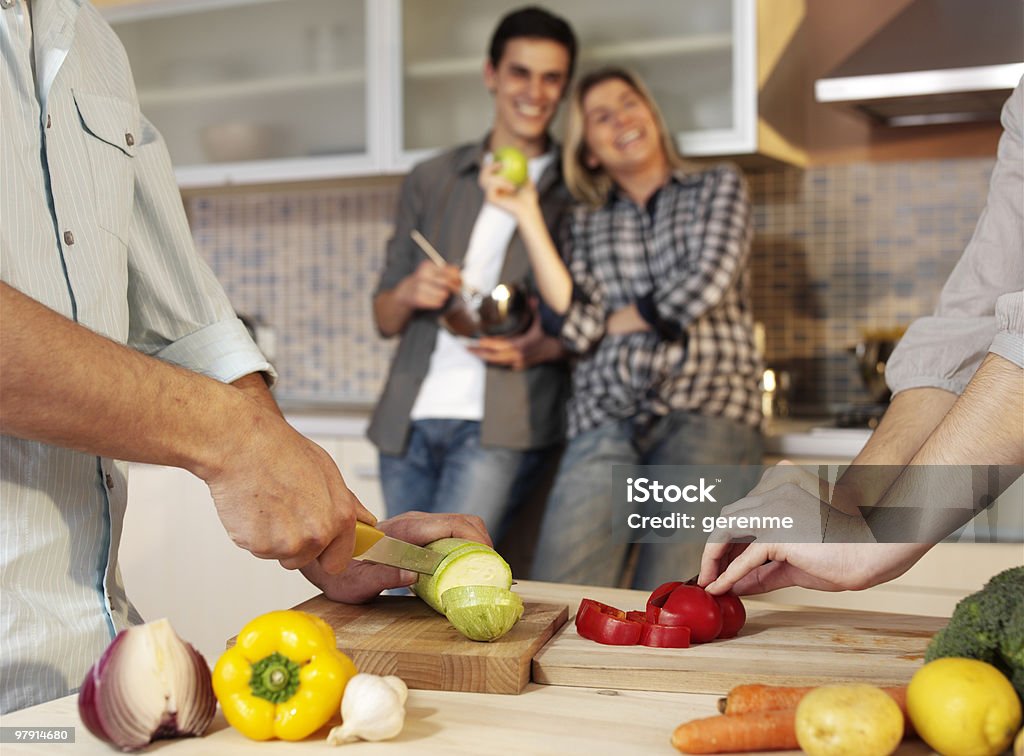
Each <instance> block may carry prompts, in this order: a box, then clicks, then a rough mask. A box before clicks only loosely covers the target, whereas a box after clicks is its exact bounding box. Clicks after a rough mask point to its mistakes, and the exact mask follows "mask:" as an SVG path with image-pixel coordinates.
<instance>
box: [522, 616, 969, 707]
mask: <svg viewBox="0 0 1024 756" xmlns="http://www.w3.org/2000/svg"><path fill="white" fill-rule="evenodd" d="M623 608H630V609H633V608H636V607H623ZM948 622H949V620H948V619H943V618H940V617H919V616H911V615H904V614H883V613H880V612H862V611H846V610H842V609H801V608H795V607H793V608H790V607H780V606H772V607H771V608H766V607H759V606H758V605H757V604H756V603H754V602H751V603H749V604H747V624H746V625H745V626H744V627H743V630H741V631H740V634H739V636H738V637H736V638H730V639H728V640H722V641H715V642H713V643H704V644H700V645H695V646H692V647H691V648H684V649H657V648H645V647H643V646H628V647H622V646H603V645H601V644H599V643H594V642H593V641H589V640H587V639H585V638H581V637H579V635H577V634H576V628H575V627H574V626H573V624H572V623H571V622H570V623H568V624H567V625H566V626H565V627H564V628H563V629H562V631H561V632H560V633H558V635H556V636H555V638H554V639H552V641H551V642H550V643H548V645H547V646H545V647H544V648H543V649H542V650H541V651H540V653H539V654H537V656H536V657H535V658H534V662H533V680H534V682H538V683H545V684H549V685H580V686H584V687H596V688H620V689H625V690H663V691H675V692H685V693H720V694H725V693H727V692H728V691H729V689H730V688H732V687H733V686H735V685H741V684H746V683H763V684H768V685H823V684H828V683H837V682H865V683H871V684H877V685H902V684H905V683H907V682H908V681H909V680H910V678H911V676H912V675H913V674H914V672H915V671H917V669H918V668H919V667H920V666H921V664H922V663H923V661H924V651H925V647H926V646H927V645H928V641H929V640H930V639H931V637H932V636H933V635H934V634H935V633H936V632H938V630H940V629H941V628H943V627H945V625H946V624H947V623H948Z"/></svg>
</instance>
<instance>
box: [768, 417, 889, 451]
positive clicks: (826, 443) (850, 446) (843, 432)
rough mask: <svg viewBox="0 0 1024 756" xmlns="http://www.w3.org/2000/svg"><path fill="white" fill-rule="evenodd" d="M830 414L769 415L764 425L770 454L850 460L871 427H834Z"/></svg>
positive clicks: (863, 441) (865, 440)
mask: <svg viewBox="0 0 1024 756" xmlns="http://www.w3.org/2000/svg"><path fill="white" fill-rule="evenodd" d="M832 422H833V420H832V418H829V417H815V418H788V417H782V418H779V417H773V418H768V419H767V420H766V421H765V425H764V451H765V454H766V455H767V456H773V457H796V458H812V459H818V458H821V459H830V458H835V459H836V460H837V461H842V462H849V461H850V460H852V459H853V458H854V457H856V456H857V454H859V453H860V450H861V449H863V448H864V444H866V443H867V442H868V439H869V438H871V430H870V429H869V428H834V427H831V424H832Z"/></svg>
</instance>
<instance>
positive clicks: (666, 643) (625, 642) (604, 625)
mask: <svg viewBox="0 0 1024 756" xmlns="http://www.w3.org/2000/svg"><path fill="white" fill-rule="evenodd" d="M576 632H578V633H579V634H580V636H581V637H583V638H587V639H588V640H592V641H596V642H598V643H603V644H605V645H608V646H635V645H638V644H639V645H642V646H651V647H655V648H688V647H689V645H690V628H688V627H685V626H682V625H680V626H678V627H669V626H667V625H659V624H656V623H650V622H648V621H647V618H646V613H645V612H641V611H631V612H624V611H622V610H621V609H616V608H615V607H614V606H608V604H602V603H601V602H600V601H594V600H593V599H588V598H585V599H583V600H582V601H581V602H580V607H579V609H577V610H576Z"/></svg>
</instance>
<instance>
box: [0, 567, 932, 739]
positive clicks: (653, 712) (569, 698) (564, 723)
mask: <svg viewBox="0 0 1024 756" xmlns="http://www.w3.org/2000/svg"><path fill="white" fill-rule="evenodd" d="M517 590H518V591H519V592H520V593H522V594H524V595H525V596H527V597H529V598H530V599H533V600H541V601H556V602H563V603H565V604H567V605H568V606H569V607H570V621H571V614H572V610H574V609H575V607H576V606H577V605H578V604H579V600H580V598H581V597H582V596H584V595H586V596H589V597H592V598H596V599H598V600H600V601H606V602H608V603H611V604H614V605H616V606H642V605H643V602H644V600H645V598H646V594H645V593H644V592H641V591H627V590H621V589H614V588H590V587H581V586H571V585H556V584H551V583H537V582H530V581H523V582H522V583H520V585H519V586H518V588H517ZM751 603H755V604H758V605H761V606H767V607H771V605H769V604H765V603H763V602H751ZM879 663H880V664H882V663H884V662H883V661H882V660H881V659H880V661H879ZM723 692H724V691H723ZM717 700H718V695H709V694H696V693H663V692H649V691H635V690H614V689H599V688H581V687H570V686H553V685H538V684H535V683H530V684H529V685H528V686H527V687H526V689H525V690H524V691H523V692H522V693H520V694H519V695H495V694H486V693H456V692H443V691H428V690H412V691H410V693H409V700H408V703H407V705H406V709H407V716H406V723H405V729H404V730H403V731H402V733H401V734H400V735H399V736H398V737H397V738H396V739H394V740H391V741H386V742H381V743H373V744H368V743H358V744H349V745H345V746H344V747H343V748H344V749H345V750H344V751H343V752H344V753H349V752H353V753H363V752H364V751H365V752H366V753H373V754H375V755H376V754H408V753H412V752H415V753H417V754H438V755H443V756H451V755H452V754H472V755H473V756H479V755H480V754H498V753H514V754H585V755H586V756H596V755H598V754H617V755H619V754H630V755H632V754H658V753H662V754H673V753H676V751H675V750H674V749H673V748H672V746H671V745H670V744H669V738H670V737H671V734H672V732H673V730H674V729H675V728H676V726H678V725H679V724H680V723H682V722H684V721H688V720H690V719H694V718H698V717H706V716H711V715H714V714H716V713H717V708H716V705H717ZM333 724H337V723H336V722H335V723H333ZM0 726H2V727H5V728H11V727H25V728H29V727H73V728H74V737H75V743H74V745H70V746H68V747H67V748H66V749H60V748H57V747H56V746H55V745H54V746H51V745H50V744H47V745H46V746H43V747H40V744H39V743H4V745H3V747H2V751H3V753H4V755H5V756H8V754H28V755H29V756H31V755H33V754H35V755H38V754H40V753H44V752H46V753H63V752H64V751H65V750H66V751H67V752H68V753H74V754H84V755H88V754H97V755H98V756H109V754H111V753H114V751H113V750H112V749H111V747H110V746H108V745H107V744H105V743H102V742H100V741H98V740H97V739H95V738H94V737H93V736H92V735H91V734H90V733H89V732H88V730H86V729H85V727H84V725H82V723H81V721H80V720H79V718H78V711H77V697H76V696H74V695H72V696H68V697H66V698H62V699H58V700H56V701H51V702H49V703H46V704H41V705H39V706H35V707H31V708H28V709H23V710H21V711H18V712H14V713H12V714H8V715H6V716H4V717H2V718H0ZM326 731H327V730H326V728H325V729H324V730H323V731H322V732H321V733H318V735H316V736H313V737H312V738H310V739H308V740H306V741H303V742H300V743H285V742H280V741H273V742H270V743H257V742H254V741H251V740H248V739H246V738H245V737H244V736H242V735H241V734H240V733H238V732H237V731H235V730H234V729H232V728H230V727H229V726H228V725H227V724H226V722H225V721H224V718H223V716H222V715H221V713H220V712H219V711H218V713H217V716H216V718H215V719H214V722H213V724H212V725H211V727H210V730H209V731H208V732H207V734H206V735H205V736H204V737H202V738H189V739H183V740H175V741H160V742H159V743H158V744H156V745H154V746H151V747H150V750H151V751H153V752H156V751H159V752H160V753H165V752H166V753H167V754H169V755H170V754H173V755H175V756H176V755H177V754H181V755H182V756H186V755H187V754H218V756H231V754H260V753H266V754H269V753H275V754H303V753H312V752H314V751H321V752H322V751H331V750H332V749H331V747H330V746H328V745H327V744H326V741H325V739H324V738H325V736H326ZM776 753H778V752H776ZM927 753H931V752H930V751H929V750H928V749H927V748H926V747H924V746H923V745H922V744H921V743H920V742H918V741H908V742H906V743H904V744H903V745H902V746H901V748H900V749H899V750H898V751H897V754H898V755H899V756H915V755H916V754H927Z"/></svg>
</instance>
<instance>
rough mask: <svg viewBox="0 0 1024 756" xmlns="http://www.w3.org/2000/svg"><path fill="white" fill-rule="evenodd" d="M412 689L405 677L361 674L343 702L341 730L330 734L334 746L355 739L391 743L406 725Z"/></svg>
mask: <svg viewBox="0 0 1024 756" xmlns="http://www.w3.org/2000/svg"><path fill="white" fill-rule="evenodd" d="M408 697H409V688H408V687H407V686H406V684H405V683H404V682H403V681H402V678H400V677H395V676H394V675H388V676H387V677H381V676H380V675H369V674H364V673H360V674H358V675H356V676H355V677H353V678H352V679H351V680H349V681H348V685H346V686H345V695H344V696H343V697H342V699H341V727H335V728H333V729H332V730H331V731H330V733H328V735H327V742H328V743H330V744H331V745H341V744H342V743H351V742H352V741H354V740H388V739H390V738H393V737H395V736H396V735H397V734H398V733H400V732H401V731H402V727H403V725H404V724H405V700H406V699H407V698H408Z"/></svg>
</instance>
